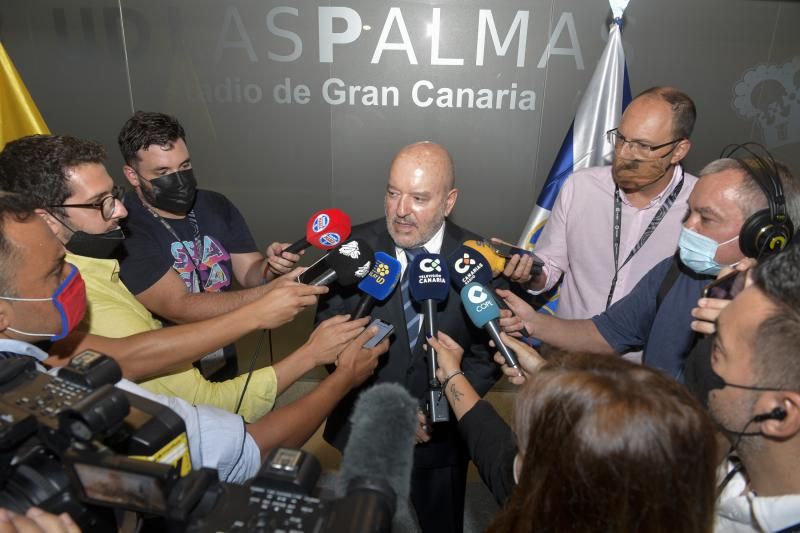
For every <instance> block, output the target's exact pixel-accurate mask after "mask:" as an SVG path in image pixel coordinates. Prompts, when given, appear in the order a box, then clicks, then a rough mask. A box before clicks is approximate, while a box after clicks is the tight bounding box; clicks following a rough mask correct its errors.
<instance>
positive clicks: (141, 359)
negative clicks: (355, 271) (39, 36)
mask: <svg viewBox="0 0 800 533" xmlns="http://www.w3.org/2000/svg"><path fill="white" fill-rule="evenodd" d="M104 160H105V153H104V150H103V148H102V147H101V146H100V145H99V144H97V143H95V142H93V141H85V140H81V139H76V138H73V137H67V136H31V137H25V138H23V139H20V140H17V141H14V142H11V143H9V144H8V145H7V146H6V147H5V149H4V150H3V151H2V153H0V188H2V189H3V190H6V191H9V192H19V193H24V194H27V195H29V196H31V197H33V199H34V200H35V201H36V204H37V205H39V206H40V208H39V209H37V213H38V214H40V215H41V216H42V217H43V218H44V220H45V221H46V222H47V224H48V226H49V227H50V229H51V230H52V231H53V233H54V234H55V235H56V237H57V238H58V239H59V240H60V241H61V242H62V243H64V245H65V246H66V248H67V251H68V252H69V253H68V254H67V261H68V262H70V263H72V264H74V265H75V266H77V267H78V269H79V270H80V272H81V275H82V276H83V278H84V280H85V283H86V292H87V300H88V310H87V313H86V316H85V318H84V320H83V322H82V323H81V326H80V327H79V328H78V331H76V332H73V333H72V334H70V335H69V336H67V337H66V338H64V339H63V340H61V339H54V340H58V342H56V344H55V345H54V346H53V349H51V350H50V352H51V353H54V352H56V353H60V354H64V355H70V354H74V353H77V352H79V351H81V350H83V349H85V348H88V347H91V348H94V349H97V350H99V351H102V352H105V353H108V354H109V355H111V356H112V357H114V358H115V359H117V360H118V361H119V363H120V365H121V366H122V368H123V373H124V375H125V377H128V378H130V379H133V380H135V381H140V383H141V385H142V386H143V387H145V388H146V389H148V390H150V391H152V392H156V393H159V394H166V395H171V396H177V397H180V398H183V399H184V400H186V401H189V402H192V403H196V404H201V403H202V404H208V405H213V406H216V407H220V408H222V409H226V410H228V411H234V410H235V409H236V404H237V403H238V401H239V399H240V397H242V393H243V391H244V389H245V381H246V378H247V376H245V375H242V376H239V377H236V378H234V379H230V380H227V381H223V382H209V381H207V380H206V379H205V378H204V377H203V376H202V375H201V373H200V372H199V371H198V370H197V369H196V368H194V367H193V366H191V364H190V363H191V362H192V361H193V360H196V359H198V358H199V357H201V356H202V355H204V354H205V353H208V352H209V351H212V350H214V349H216V348H219V347H221V346H224V345H225V344H228V343H230V342H232V341H234V340H235V339H237V338H238V337H240V336H241V335H244V334H246V333H248V332H250V331H253V330H255V329H262V328H264V329H268V328H273V327H277V326H280V325H282V324H285V323H287V322H289V321H290V320H292V319H293V318H294V317H295V316H296V314H297V313H299V312H300V311H301V310H302V309H303V308H305V307H307V306H309V305H314V304H315V303H316V297H317V295H318V294H321V293H323V292H326V291H327V289H325V288H321V287H309V286H306V285H302V284H299V283H296V282H295V281H293V279H294V276H284V277H283V278H280V279H278V280H276V281H274V282H273V283H270V284H269V285H265V286H263V287H260V288H258V290H260V291H262V292H263V294H261V295H258V297H257V298H256V299H255V300H254V301H253V302H251V303H247V304H245V305H243V306H241V307H240V308H238V309H236V310H234V311H232V312H230V313H226V314H225V315H224V316H220V317H216V318H213V319H208V320H204V321H200V322H195V323H193V324H185V325H181V326H174V327H171V328H165V329H161V323H160V322H159V321H158V320H156V319H155V318H154V317H153V316H152V315H151V314H150V312H149V311H148V310H147V309H146V308H145V307H144V306H143V305H142V304H141V303H139V301H138V300H136V298H135V297H134V296H133V295H132V294H131V293H130V291H128V289H127V288H126V287H125V285H124V284H123V283H122V282H121V280H120V279H119V263H118V262H117V260H116V259H114V258H113V257H112V256H113V253H114V252H115V251H116V250H117V248H118V245H119V244H120V243H121V241H122V239H123V238H124V235H123V234H122V231H121V230H120V228H119V220H120V219H122V218H124V217H125V215H126V214H127V212H126V210H125V207H124V206H123V204H122V202H120V201H119V194H120V192H119V190H118V189H117V188H116V187H115V186H114V183H113V180H112V179H111V177H110V176H109V175H108V172H107V171H106V168H105V166H104V164H103V162H104ZM271 248H273V247H271ZM276 266H277V265H276ZM284 270H285V268H284ZM248 290H253V289H248ZM365 325H366V320H365V319H364V320H360V321H352V322H348V321H347V317H344V316H340V317H334V318H332V319H330V320H328V321H326V322H324V323H322V324H320V326H319V327H318V328H317V329H316V330H315V331H314V332H313V333H312V334H311V336H310V337H309V339H308V341H307V342H306V343H305V344H304V345H303V346H301V347H300V348H298V349H297V350H296V351H295V352H293V353H292V354H290V355H289V356H287V357H286V358H284V359H283V360H281V361H279V362H278V363H277V364H276V365H274V366H272V367H266V368H262V369H259V370H256V371H255V372H254V373H253V375H252V377H251V378H250V382H249V384H248V385H247V394H246V395H244V398H243V401H242V405H241V406H240V408H239V411H238V414H241V415H242V416H243V417H244V418H245V420H248V421H250V420H255V419H257V418H259V417H261V416H262V415H264V414H265V413H266V412H268V411H269V410H270V409H271V408H272V405H273V403H274V401H275V398H276V396H277V395H279V394H280V393H281V392H282V391H283V390H284V389H285V388H286V387H288V386H289V385H291V384H292V383H294V382H295V381H296V380H297V379H298V378H299V377H301V376H302V375H303V374H305V373H306V372H308V371H309V370H311V369H312V368H314V367H315V366H318V365H321V364H326V363H332V362H333V361H335V360H336V357H337V356H338V354H339V352H341V350H342V349H343V348H344V346H346V345H347V343H349V342H350V341H351V340H352V339H354V338H355V337H356V336H357V335H358V334H359V333H360V332H361V331H363V329H364V326H365ZM51 362H54V363H55V364H58V363H59V361H58V360H54V361H51Z"/></svg>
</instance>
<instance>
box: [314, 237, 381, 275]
mask: <svg viewBox="0 0 800 533" xmlns="http://www.w3.org/2000/svg"><path fill="white" fill-rule="evenodd" d="M374 258H375V253H374V252H373V251H372V247H371V246H370V245H369V244H367V243H366V242H364V241H363V240H361V239H351V240H349V241H347V242H346V243H344V244H342V245H341V246H339V247H338V248H336V249H335V250H331V251H330V252H329V253H328V255H326V256H325V262H326V263H327V265H328V267H329V268H331V269H333V270H334V271H335V272H336V281H338V282H339V285H342V286H348V285H355V284H356V283H358V282H359V281H360V280H361V279H363V278H364V277H365V276H366V275H367V274H369V271H370V268H372V261H373V259H374Z"/></svg>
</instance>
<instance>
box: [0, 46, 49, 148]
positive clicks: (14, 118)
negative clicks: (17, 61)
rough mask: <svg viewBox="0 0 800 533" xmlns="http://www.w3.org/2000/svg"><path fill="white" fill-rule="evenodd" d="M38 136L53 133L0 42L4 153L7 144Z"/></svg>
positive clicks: (0, 119) (0, 130) (0, 136)
mask: <svg viewBox="0 0 800 533" xmlns="http://www.w3.org/2000/svg"><path fill="white" fill-rule="evenodd" d="M34 133H50V130H49V129H47V124H45V123H44V119H43V118H42V115H41V114H40V113H39V110H38V109H37V108H36V104H35V103H34V102H33V99H32V98H31V95H30V94H29V93H28V89H26V88H25V84H24V83H22V78H20V77H19V73H18V72H17V69H16V68H14V64H13V63H12V62H11V58H9V57H8V54H6V49H5V48H3V43H1V42H0V150H2V149H3V147H4V146H5V145H6V143H7V142H9V141H13V140H14V139H19V138H20V137H24V136H26V135H33V134H34Z"/></svg>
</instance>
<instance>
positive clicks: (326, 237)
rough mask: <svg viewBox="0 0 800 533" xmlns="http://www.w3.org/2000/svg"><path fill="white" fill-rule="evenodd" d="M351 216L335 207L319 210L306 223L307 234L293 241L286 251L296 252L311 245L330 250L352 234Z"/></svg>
mask: <svg viewBox="0 0 800 533" xmlns="http://www.w3.org/2000/svg"><path fill="white" fill-rule="evenodd" d="M350 229H351V224H350V217H349V216H348V215H347V213H345V212H343V211H340V210H338V209H335V208H331V209H323V210H322V211H317V212H316V213H314V214H313V215H311V218H309V219H308V223H307V224H306V235H305V237H303V238H302V239H298V240H297V241H295V242H294V243H292V244H291V245H290V246H289V247H288V248H286V250H284V252H289V253H293V254H296V253H298V252H300V251H302V250H305V249H306V248H308V247H309V246H313V247H315V248H319V249H320V250H330V249H332V248H335V247H336V246H338V245H339V244H341V243H342V241H344V240H345V239H347V238H348V237H349V236H350Z"/></svg>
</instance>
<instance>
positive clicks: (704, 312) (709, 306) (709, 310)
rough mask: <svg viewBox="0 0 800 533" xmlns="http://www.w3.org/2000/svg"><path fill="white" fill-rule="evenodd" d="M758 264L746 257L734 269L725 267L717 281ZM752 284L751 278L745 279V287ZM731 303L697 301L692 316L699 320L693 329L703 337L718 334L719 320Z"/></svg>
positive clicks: (720, 300)
mask: <svg viewBox="0 0 800 533" xmlns="http://www.w3.org/2000/svg"><path fill="white" fill-rule="evenodd" d="M757 263H758V262H757V261H756V260H755V259H753V258H751V257H745V258H744V259H742V260H741V261H739V262H738V263H736V266H734V267H733V268H731V267H725V268H723V269H722V270H720V272H719V274H718V275H717V279H720V278H722V277H724V276H727V275H728V274H730V273H731V272H744V271H746V270H749V269H751V268H752V267H754V266H756V264H757ZM751 283H752V280H751V279H750V276H748V277H747V278H746V279H745V282H744V286H745V288H746V287H749V286H750V284H751ZM729 303H731V301H730V300H722V299H719V298H700V299H699V300H697V307H695V308H694V309H692V316H693V317H694V318H696V319H697V320H692V323H691V328H692V330H694V331H696V332H697V333H702V334H703V335H713V334H714V333H716V332H717V318H719V314H720V313H721V312H722V310H723V309H725V307H727V305H728V304H729Z"/></svg>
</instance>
